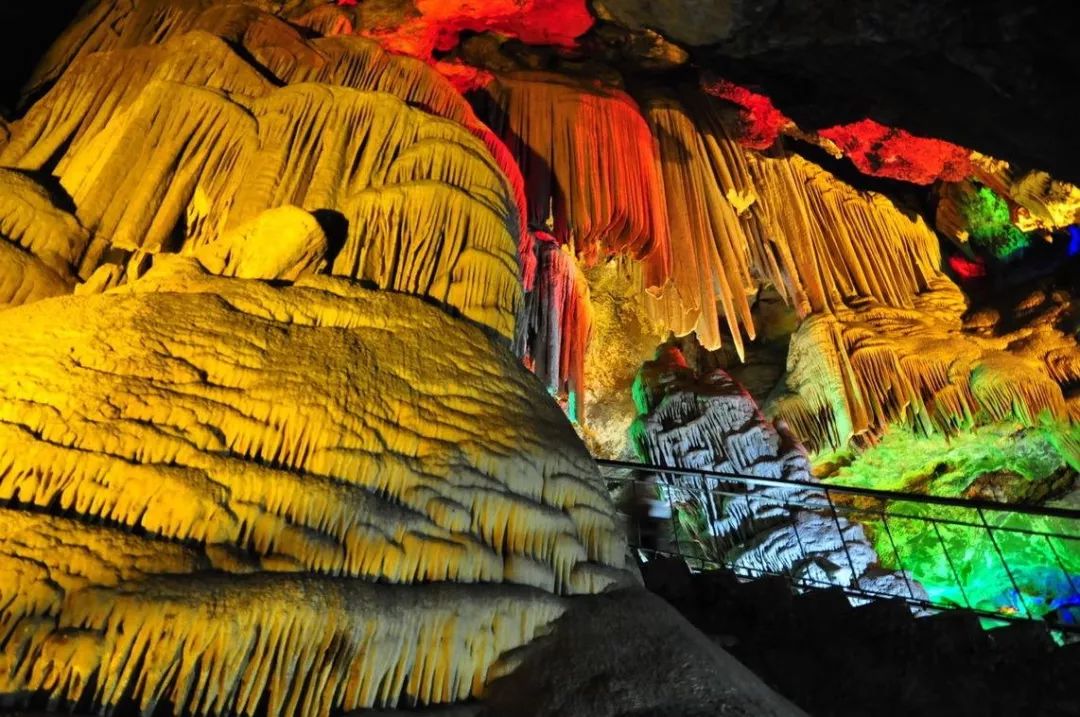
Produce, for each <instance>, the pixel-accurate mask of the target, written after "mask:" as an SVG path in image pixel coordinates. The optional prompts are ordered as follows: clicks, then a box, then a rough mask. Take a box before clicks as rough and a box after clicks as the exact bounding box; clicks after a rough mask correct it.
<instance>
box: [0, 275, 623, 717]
mask: <svg viewBox="0 0 1080 717" xmlns="http://www.w3.org/2000/svg"><path fill="white" fill-rule="evenodd" d="M161 262H162V260H159V263H161ZM0 324H2V325H3V330H2V331H0V334H2V339H0V341H2V343H3V346H2V349H0V363H2V364H3V366H2V370H0V375H2V376H3V384H2V387H0V434H2V437H3V441H2V444H3V453H2V456H3V457H2V464H0V498H2V499H3V501H4V502H5V504H6V505H7V507H6V508H4V511H5V516H6V517H5V518H4V520H3V521H0V526H2V527H0V546H2V549H0V553H2V555H3V560H4V564H5V573H6V574H7V575H8V576H9V577H10V576H15V579H14V581H11V580H5V581H4V586H3V588H2V590H3V600H0V604H2V605H3V606H4V607H3V612H2V619H0V625H3V626H4V627H3V635H4V639H5V641H6V644H7V647H5V651H4V656H5V658H4V662H3V665H2V667H3V669H0V679H2V682H0V693H7V694H9V695H10V694H17V693H20V692H23V691H27V690H29V691H33V692H38V691H43V692H45V693H47V694H49V695H51V696H52V697H53V699H56V700H61V701H63V700H71V701H77V700H78V699H80V697H82V696H83V695H84V691H85V690H87V689H89V687H90V686H91V685H94V690H95V692H94V693H93V694H94V697H93V701H94V703H95V704H100V705H103V706H106V705H114V704H116V703H117V702H118V701H119V700H121V699H123V698H127V697H130V698H133V699H135V700H136V702H137V703H140V704H142V705H143V706H144V708H145V707H148V706H150V705H153V704H155V703H157V702H158V701H160V700H168V701H170V702H171V703H172V704H173V705H174V706H175V708H176V709H178V710H179V709H191V710H192V711H194V712H198V713H205V712H219V711H233V710H237V711H241V712H248V713H250V711H251V710H253V709H254V706H255V704H256V703H258V702H259V701H260V700H261V699H262V695H263V692H264V691H267V690H268V695H269V697H268V699H269V706H270V711H271V713H272V714H278V713H286V712H290V711H291V710H292V706H299V707H300V708H301V711H302V712H303V713H305V714H326V713H328V712H329V711H330V710H331V709H333V708H342V707H343V708H354V707H359V706H367V705H371V704H376V703H390V704H393V703H396V702H397V701H398V700H399V699H402V698H405V699H409V700H417V701H420V702H441V701H449V700H454V699H461V698H463V697H465V696H467V695H469V694H475V693H476V692H477V691H478V690H479V689H480V688H481V686H482V685H483V683H484V679H485V675H486V673H487V670H488V669H489V668H490V666H491V664H492V663H493V662H494V660H495V659H496V657H497V656H498V655H499V654H500V653H501V652H502V651H503V650H505V649H507V648H509V647H515V646H517V645H520V644H522V643H523V642H525V641H526V640H528V639H529V638H530V637H531V636H532V634H533V632H534V630H535V629H536V627H537V626H538V625H541V624H543V623H545V622H547V621H548V620H550V619H551V618H552V617H554V616H555V615H557V614H559V613H560V612H561V610H562V606H561V604H560V603H559V602H558V601H557V600H555V599H554V598H553V597H552V594H553V593H576V592H590V591H595V590H597V589H600V588H602V587H603V586H605V585H607V584H608V583H610V582H611V581H612V580H613V579H614V578H615V575H616V571H614V570H613V569H612V568H610V567H604V566H615V565H619V564H621V562H622V547H621V546H622V542H621V537H619V536H618V535H617V534H616V532H615V530H614V525H613V522H612V517H611V512H610V507H609V504H608V502H607V498H606V496H605V495H604V493H603V492H602V490H601V489H600V488H599V486H596V485H595V484H593V482H592V480H593V479H592V476H593V475H594V474H593V469H592V467H591V463H590V461H589V459H588V457H587V455H586V454H585V452H584V450H583V449H582V448H581V447H580V443H579V442H578V441H577V440H576V438H575V437H574V435H573V432H572V430H571V428H570V426H569V425H568V424H567V423H566V422H565V419H563V418H562V416H561V415H560V413H559V411H558V409H557V407H555V406H554V405H553V404H552V403H550V402H549V401H548V400H547V399H546V398H545V397H544V395H543V393H542V392H541V391H540V387H539V386H538V385H537V384H536V382H535V380H533V379H532V378H531V377H530V376H528V374H527V373H525V372H524V370H523V369H521V368H520V366H518V365H517V363H516V361H515V359H514V358H513V356H512V355H511V354H510V353H509V352H508V351H507V350H506V349H505V348H501V347H500V346H499V345H498V344H496V343H492V342H491V341H490V340H489V339H487V338H485V336H484V335H483V334H482V332H481V331H480V330H479V329H477V328H475V327H472V326H469V325H468V324H466V323H464V322H462V321H460V320H455V319H452V318H451V317H449V316H447V315H446V314H444V313H442V312H439V311H438V310H437V309H435V308H432V307H429V306H427V305H425V304H424V303H422V302H420V301H419V300H416V299H413V298H410V297H401V296H394V295H391V294H387V293H382V292H371V291H367V290H363V289H359V288H356V287H353V286H350V285H349V284H348V283H346V282H344V281H342V280H335V279H330V278H311V279H307V280H305V281H302V282H299V283H297V284H296V285H294V286H292V287H291V288H280V289H279V288H272V287H270V286H267V285H265V284H261V283H256V282H252V281H243V280H240V279H221V278H213V277H209V276H207V275H205V274H202V273H201V271H200V269H199V268H198V266H197V265H195V264H193V263H192V262H191V261H190V260H185V259H181V258H176V259H173V260H171V261H170V262H165V263H164V264H163V265H162V266H158V267H155V268H154V269H153V270H152V271H151V272H149V273H148V274H147V275H146V276H144V277H143V278H142V279H141V280H140V281H138V282H135V283H133V284H131V285H130V286H129V290H128V291H119V292H115V291H114V292H110V293H106V294H103V295H98V296H80V297H71V298H61V299H54V300H52V301H41V302H37V303H35V304H33V305H30V306H26V307H22V308H20V309H13V310H9V311H6V312H2V313H0ZM433 345H437V348H433ZM313 360H315V361H317V362H318V364H319V365H318V368H317V369H315V370H313V368H312V367H313V364H312V361H313ZM51 511H63V513H64V515H65V516H67V517H65V518H63V519H60V518H58V517H56V516H55V515H52V514H50V513H51ZM132 531H134V532H132ZM199 571H201V572H205V571H212V572H210V573H207V574H205V575H204V576H203V577H201V578H200V580H198V581H195V582H193V581H192V580H191V579H190V577H181V576H188V575H189V574H191V573H193V572H199ZM170 576H173V577H170ZM345 578H354V579H351V580H350V579H345ZM375 579H379V580H380V583H402V584H407V583H413V582H425V583H444V582H445V583H455V585H447V586H445V587H436V586H434V585H433V586H432V587H421V588H413V589H412V592H410V591H409V590H408V589H407V588H402V587H390V586H387V585H383V584H380V585H375V584H374V583H373V582H372V581H373V580H375ZM470 583H489V584H490V586H489V587H482V586H474V587H471V588H470V587H465V586H464V584H470ZM506 583H520V584H524V585H527V586H529V587H528V588H521V589H513V590H508V589H505V588H502V587H499V585H500V584H506ZM391 605H393V606H395V607H394V610H393V612H391V613H387V612H386V611H387V610H388V609H389V606H391ZM169 614H172V615H173V616H174V617H173V618H172V619H166V618H165V616H166V615H169ZM225 614H227V615H232V616H234V617H233V618H232V619H231V620H229V621H225V622H221V621H220V619H219V618H215V616H216V615H217V616H220V615H225ZM282 616H288V617H287V618H282ZM215 626H216V627H215ZM439 635H442V636H443V637H441V638H439V639H436V636H439ZM12 640H14V642H11V641H12ZM16 646H17V647H16ZM278 650H281V653H280V654H279V653H278V652H277V651H278ZM198 654H204V657H203V659H202V661H201V662H200V663H199V664H198V665H196V663H194V662H192V661H190V660H189V659H187V658H184V657H183V655H198ZM140 655H141V656H142V658H141V662H140V657H139V656H140ZM291 672H302V673H305V674H312V675H321V677H320V679H319V682H318V683H315V682H305V681H303V680H300V681H296V680H282V675H284V674H287V673H291ZM316 684H318V685H319V686H318V687H317V688H316Z"/></svg>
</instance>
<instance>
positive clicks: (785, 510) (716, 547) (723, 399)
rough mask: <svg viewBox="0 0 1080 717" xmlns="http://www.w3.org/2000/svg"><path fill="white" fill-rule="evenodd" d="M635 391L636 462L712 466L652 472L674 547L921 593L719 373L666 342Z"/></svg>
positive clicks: (827, 579)
mask: <svg viewBox="0 0 1080 717" xmlns="http://www.w3.org/2000/svg"><path fill="white" fill-rule="evenodd" d="M634 394H635V401H636V403H637V407H638V411H639V412H640V414H639V416H638V418H637V420H636V421H635V422H634V425H633V427H632V429H631V434H632V436H633V440H634V443H635V447H636V449H637V452H638V455H639V457H640V459H641V460H642V461H643V462H645V463H648V464H650V465H653V466H661V467H667V468H690V469H695V470H699V471H707V472H710V473H718V474H721V476H713V475H692V474H691V475H679V474H671V475H670V476H668V475H666V474H663V473H660V474H659V475H658V476H655V477H653V478H652V480H653V482H655V484H656V490H657V491H658V492H659V494H660V495H659V498H660V499H661V501H664V500H666V501H667V503H668V505H670V506H671V509H672V511H674V512H675V513H676V515H675V516H674V518H675V524H676V525H675V530H676V534H675V536H674V539H675V541H677V542H679V543H681V544H680V545H677V546H676V547H677V548H679V549H680V550H681V552H683V553H684V554H689V555H694V556H697V557H698V558H699V559H701V560H703V561H705V562H707V563H713V564H718V565H728V566H731V567H733V568H734V569H736V570H739V571H745V572H746V573H747V574H750V575H762V574H770V573H771V574H784V575H790V576H791V577H792V578H793V579H794V580H796V581H798V582H800V583H804V584H817V585H841V586H852V587H859V588H862V589H864V590H868V591H871V592H877V593H883V594H897V595H903V596H904V597H909V598H915V599H925V598H926V593H925V591H923V590H922V588H921V586H919V585H917V584H913V581H911V580H909V578H908V576H907V575H905V574H903V573H898V572H892V571H890V570H886V569H883V568H882V567H881V566H880V565H879V559H878V555H877V553H876V552H875V550H874V547H873V546H872V545H871V543H870V540H869V539H868V538H867V536H866V534H865V532H864V529H863V527H862V526H861V525H859V524H857V523H853V522H851V521H849V520H848V519H847V518H845V517H837V516H835V515H833V514H831V513H830V508H829V503H828V499H827V498H826V496H825V494H824V493H823V492H822V491H821V490H820V489H815V488H814V487H813V485H812V482H813V481H814V479H813V476H812V474H811V471H810V462H809V460H808V458H807V455H806V451H805V450H804V449H803V447H802V446H800V445H799V444H798V442H797V441H796V440H795V439H794V437H793V436H792V435H791V434H790V432H788V431H787V430H786V428H785V427H784V426H783V424H779V425H773V424H772V423H770V422H769V421H767V420H766V419H765V417H764V416H763V415H762V414H761V412H760V411H759V410H758V407H757V405H755V403H754V400H753V399H752V398H751V397H750V396H749V394H747V393H746V391H745V389H743V388H742V387H741V386H739V385H738V384H737V383H735V381H733V380H732V379H731V377H730V376H729V375H728V374H727V373H725V372H724V371H722V370H716V371H713V372H711V373H709V374H707V375H704V376H699V375H697V374H696V373H695V372H694V371H693V370H692V369H691V368H690V367H689V366H688V365H687V363H686V360H685V359H684V358H683V355H682V353H680V352H679V350H678V349H676V348H667V349H664V350H662V351H661V352H660V354H659V355H658V356H657V357H656V359H655V360H654V361H650V362H648V363H646V364H645V365H644V366H643V367H642V369H641V373H639V374H638V379H637V382H636V383H635V386H634ZM722 474H727V475H731V476H745V477H747V478H751V479H752V478H755V477H756V478H763V479H769V480H773V481H783V482H785V483H790V484H792V485H783V484H768V483H765V484H762V483H753V482H750V483H745V482H742V481H738V480H725V479H724V478H723V477H722Z"/></svg>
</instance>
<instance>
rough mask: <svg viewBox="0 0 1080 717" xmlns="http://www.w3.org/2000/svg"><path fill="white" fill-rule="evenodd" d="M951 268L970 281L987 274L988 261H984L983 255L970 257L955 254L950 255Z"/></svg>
mask: <svg viewBox="0 0 1080 717" xmlns="http://www.w3.org/2000/svg"><path fill="white" fill-rule="evenodd" d="M949 268H950V269H952V270H953V272H955V273H956V275H957V276H959V277H960V278H961V279H967V280H969V281H970V280H971V279H979V278H982V277H984V276H986V262H985V261H983V259H982V257H975V259H968V258H967V257H965V256H963V255H961V254H954V255H953V256H950V257H949Z"/></svg>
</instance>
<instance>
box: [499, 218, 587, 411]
mask: <svg viewBox="0 0 1080 717" xmlns="http://www.w3.org/2000/svg"><path fill="white" fill-rule="evenodd" d="M537 238H538V240H537V241H536V242H535V245H534V246H535V251H536V255H537V256H536V262H535V265H536V278H535V280H534V281H533V286H532V291H530V292H529V293H528V295H527V296H526V301H525V320H524V321H522V322H520V323H519V324H518V334H517V337H516V340H515V352H516V353H517V354H518V355H520V356H523V357H524V358H525V363H526V365H527V366H529V368H531V369H532V371H533V372H534V373H535V374H536V375H537V377H539V378H540V380H541V381H543V382H544V385H546V386H547V389H548V392H549V393H551V394H552V395H557V396H560V398H561V399H562V400H565V401H566V402H567V409H568V413H569V414H570V416H571V418H573V419H574V420H577V421H581V420H583V419H584V417H585V410H584V406H585V390H584V389H585V356H586V351H587V349H588V345H589V336H590V334H591V332H592V305H591V303H590V301H589V283H588V281H587V279H586V278H585V275H584V273H583V272H582V271H581V269H580V268H579V267H578V264H577V262H576V261H575V260H574V255H573V254H572V253H571V252H570V251H569V247H567V246H566V245H563V246H561V247H560V246H559V244H558V243H557V242H556V241H555V239H554V237H552V236H551V235H550V234H545V233H543V232H540V233H538V235H537Z"/></svg>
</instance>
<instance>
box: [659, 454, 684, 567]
mask: <svg viewBox="0 0 1080 717" xmlns="http://www.w3.org/2000/svg"><path fill="white" fill-rule="evenodd" d="M675 480H676V478H675V474H674V473H672V474H671V481H672V483H673V482H674V481H675ZM672 483H669V482H668V481H666V480H664V478H663V476H660V483H658V484H657V485H663V486H665V487H666V488H667V490H665V491H664V492H665V493H667V502H668V508H669V509H670V510H671V518H670V520H671V535H672V537H674V538H675V554H676V555H678V556H679V557H680V558H682V559H683V562H684V563H686V567H687V568H689V567H690V561H689V560H687V559H686V556H685V555H683V552H682V545H681V544H680V543H679V514H678V513H677V512H676V511H675V502H674V501H673V500H672V499H671V488H672V487H673V486H672Z"/></svg>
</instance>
